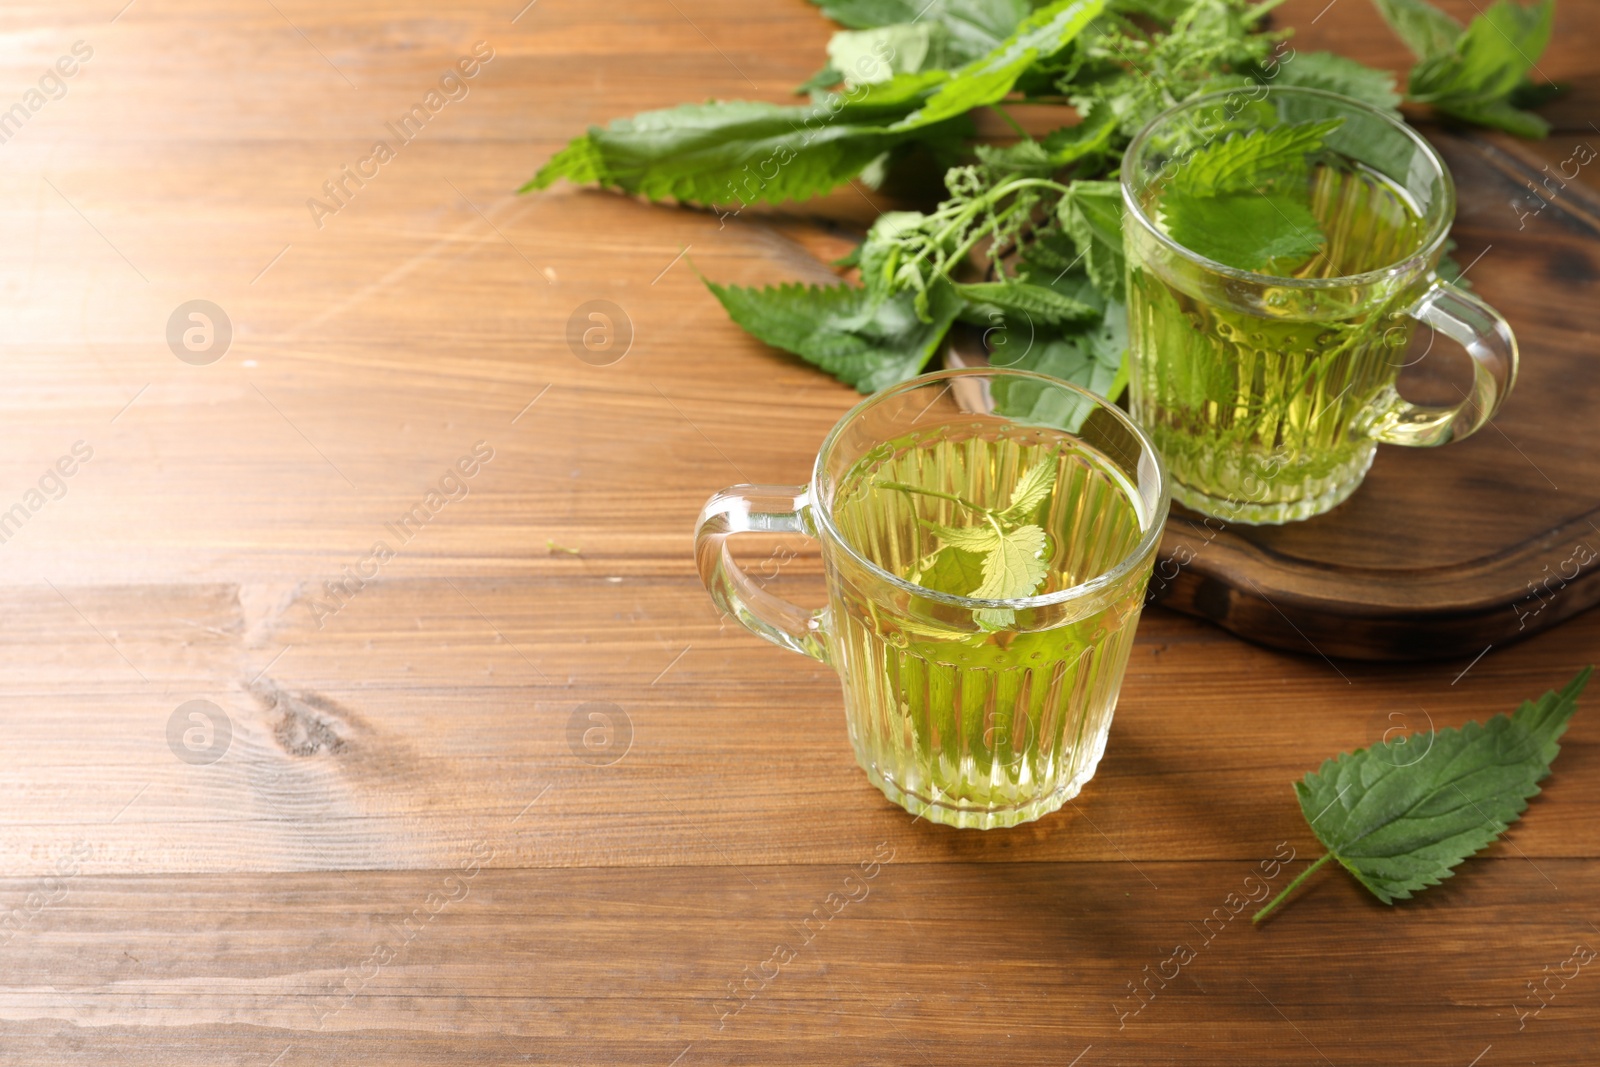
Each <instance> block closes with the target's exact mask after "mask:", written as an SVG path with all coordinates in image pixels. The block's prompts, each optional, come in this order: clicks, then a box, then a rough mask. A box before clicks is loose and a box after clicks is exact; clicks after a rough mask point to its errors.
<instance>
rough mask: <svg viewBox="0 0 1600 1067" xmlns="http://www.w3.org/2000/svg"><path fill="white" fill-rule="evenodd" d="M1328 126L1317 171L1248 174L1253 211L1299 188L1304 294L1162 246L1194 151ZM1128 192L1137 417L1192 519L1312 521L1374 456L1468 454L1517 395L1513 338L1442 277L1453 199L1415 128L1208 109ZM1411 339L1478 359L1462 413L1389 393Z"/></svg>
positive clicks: (1145, 158)
mask: <svg viewBox="0 0 1600 1067" xmlns="http://www.w3.org/2000/svg"><path fill="white" fill-rule="evenodd" d="M1328 119H1336V120H1339V125H1338V126H1337V127H1336V128H1335V129H1333V130H1332V132H1330V133H1328V134H1327V135H1326V140H1325V143H1324V147H1323V149H1322V150H1320V151H1319V152H1317V153H1314V154H1313V155H1312V156H1311V157H1310V159H1309V160H1305V161H1304V162H1305V163H1306V166H1304V167H1300V166H1296V167H1295V168H1294V169H1293V170H1292V171H1289V170H1286V171H1285V173H1283V174H1282V175H1281V176H1275V175H1273V174H1272V173H1270V172H1269V173H1268V174H1267V175H1265V176H1262V175H1256V176H1255V177H1254V178H1253V179H1252V181H1251V189H1252V190H1254V193H1246V194H1242V195H1245V196H1249V195H1259V196H1266V195H1267V192H1266V191H1269V190H1272V189H1273V188H1274V181H1275V178H1276V177H1281V179H1282V181H1283V182H1297V183H1298V182H1300V181H1304V182H1306V183H1307V186H1306V188H1307V190H1308V192H1309V196H1310V204H1311V207H1312V214H1313V215H1315V216H1317V218H1318V222H1319V223H1320V224H1321V229H1322V230H1323V232H1324V233H1325V234H1326V240H1325V243H1324V244H1323V246H1322V249H1321V251H1319V252H1318V253H1317V254H1316V255H1315V256H1313V257H1311V258H1310V259H1309V260H1304V259H1303V261H1302V263H1301V264H1300V265H1299V267H1298V269H1297V270H1296V271H1295V272H1294V276H1292V277H1278V276H1274V275H1272V274H1269V273H1256V272H1254V271H1249V270H1243V269H1239V268H1238V267H1235V266H1229V265H1227V264H1225V263H1221V262H1217V261H1216V260H1213V259H1208V258H1206V256H1204V255H1202V254H1201V253H1199V252H1197V251H1194V250H1193V249H1191V248H1188V247H1185V246H1184V245H1183V244H1181V243H1179V242H1178V241H1177V240H1175V239H1174V238H1173V237H1172V236H1171V233H1170V232H1169V231H1170V230H1171V229H1172V228H1173V226H1172V224H1171V213H1172V208H1171V207H1170V206H1169V205H1170V204H1171V203H1172V202H1173V200H1169V199H1168V197H1169V196H1171V190H1172V189H1173V188H1175V186H1176V183H1177V181H1178V180H1179V179H1180V177H1181V175H1182V172H1183V170H1184V168H1185V166H1187V165H1188V164H1189V162H1190V161H1191V159H1192V158H1193V157H1195V155H1196V154H1197V153H1200V152H1204V151H1206V150H1208V149H1209V148H1211V147H1213V146H1215V145H1217V144H1218V143H1219V142H1223V141H1225V140H1226V139H1229V138H1237V137H1244V136H1247V135H1250V134H1255V133H1259V132H1262V131H1268V130H1271V129H1273V128H1274V127H1277V126H1279V125H1282V124H1285V123H1304V122H1308V121H1312V120H1328ZM1297 162H1298V161H1297ZM1121 174H1122V176H1121V183H1122V198H1123V206H1124V209H1125V211H1124V218H1123V227H1122V228H1123V235H1124V245H1125V250H1126V252H1127V261H1128V268H1127V270H1128V273H1127V280H1128V327H1129V358H1130V361H1131V363H1130V370H1131V377H1130V380H1129V395H1130V400H1131V403H1130V409H1131V411H1132V413H1133V417H1134V418H1135V419H1136V420H1137V421H1138V422H1139V424H1140V425H1142V426H1143V427H1145V429H1146V430H1147V431H1148V432H1149V434H1150V436H1151V438H1152V440H1154V441H1155V443H1156V447H1157V448H1158V449H1159V450H1160V452H1161V454H1162V457H1163V458H1164V459H1165V460H1166V463H1167V468H1168V471H1169V472H1170V475H1171V478H1172V496H1173V499H1174V500H1176V501H1178V502H1179V503H1181V504H1183V505H1185V506H1186V507H1189V508H1192V509H1194V510H1196V511H1199V512H1201V513H1203V514H1206V515H1212V516H1216V517H1217V518H1221V519H1226V520H1229V521H1235V522H1243V523H1282V522H1290V521H1295V520H1299V519H1305V518H1309V517H1311V516H1313V515H1320V514H1322V513H1324V512H1326V511H1328V510H1330V509H1332V508H1334V507H1336V506H1337V505H1338V504H1340V503H1341V502H1342V501H1344V500H1345V499H1346V498H1347V497H1349V496H1350V494H1351V493H1353V492H1354V491H1355V490H1356V488H1357V487H1358V486H1359V485H1360V484H1361V482H1362V479H1363V478H1365V476H1366V472H1367V469H1368V468H1369V467H1370V466H1371V465H1372V461H1373V457H1374V454H1375V452H1376V450H1377V446H1378V444H1379V443H1380V442H1382V443H1387V444H1397V445H1411V446H1433V445H1442V444H1445V443H1447V442H1450V441H1459V440H1461V439H1462V438H1464V437H1466V436H1468V435H1469V434H1472V433H1474V432H1476V431H1477V430H1478V429H1480V428H1481V427H1482V426H1483V425H1484V423H1486V422H1487V421H1488V420H1489V419H1490V418H1491V417H1492V416H1493V415H1494V413H1495V411H1496V409H1497V408H1498V407H1499V405H1500V404H1501V402H1502V401H1504V399H1505V397H1506V395H1507V394H1508V393H1509V392H1510V391H1511V387H1512V384H1513V383H1514V381H1515V379H1516V372H1517V343H1516V340H1515V338H1514V337H1513V336H1512V333H1511V329H1510V327H1509V326H1508V325H1507V324H1506V322H1505V320H1504V319H1503V318H1502V317H1501V316H1500V315H1499V314H1498V313H1497V312H1496V311H1495V310H1494V309H1493V308H1491V307H1490V306H1489V305H1488V304H1486V303H1484V302H1483V301H1482V300H1481V299H1479V298H1478V297H1477V296H1475V295H1473V294H1472V293H1470V292H1468V291H1466V290H1465V289H1462V288H1460V287H1459V286H1456V285H1453V284H1451V283H1450V282H1447V281H1444V280H1443V279H1441V278H1440V277H1439V276H1438V274H1437V273H1436V267H1437V266H1438V263H1439V258H1440V255H1441V253H1442V251H1443V248H1444V242H1445V239H1446V237H1447V236H1448V234H1449V230H1450V224H1451V221H1452V220H1453V218H1454V214H1455V188H1454V185H1453V184H1452V182H1451V179H1450V174H1449V171H1448V170H1447V169H1446V168H1445V165H1444V161H1443V160H1442V159H1440V157H1439V154H1438V152H1436V151H1435V150H1434V148H1433V146H1431V145H1430V144H1429V143H1428V142H1427V141H1426V140H1424V139H1423V138H1422V136H1421V135H1420V134H1418V133H1417V132H1416V131H1415V130H1413V129H1411V128H1410V127H1409V126H1407V125H1406V124H1405V123H1404V122H1401V121H1399V120H1398V119H1396V118H1394V117H1392V116H1390V115H1387V114H1385V113H1383V112H1381V111H1378V110H1376V109H1374V108H1372V107H1369V106H1367V105H1366V104H1363V103H1360V102H1358V101H1355V100H1350V99H1347V98H1345V97H1342V96H1339V95H1337V94H1334V93H1328V92H1323V91H1321V90H1317V89H1302V88H1291V87H1282V88H1276V87H1272V88H1269V87H1267V86H1258V87H1256V88H1255V89H1252V90H1248V91H1247V90H1235V91H1227V92H1220V93H1212V94H1209V95H1207V96H1203V97H1199V98H1197V99H1195V100H1193V101H1191V102H1189V103H1186V104H1183V105H1180V106H1178V107H1175V108H1172V109H1171V110H1169V111H1167V112H1165V113H1164V114H1162V115H1160V116H1158V117H1157V118H1155V119H1154V120H1153V121H1152V122H1151V123H1150V125H1148V126H1147V127H1145V129H1144V130H1143V131H1141V132H1140V133H1139V134H1138V136H1136V137H1135V138H1134V140H1133V142H1132V143H1131V144H1130V145H1129V146H1128V150H1127V153H1126V155H1125V156H1124V158H1123V163H1122V172H1121ZM1257 182H1259V183H1261V184H1260V185H1257V184H1256V183H1257ZM1175 199H1176V198H1174V200H1175ZM1191 203H1192V201H1191ZM1180 206H1181V204H1180ZM1280 214H1283V213H1282V212H1281V211H1280ZM1283 217H1284V218H1285V219H1286V220H1287V218H1288V216H1287V215H1283ZM1268 221H1269V222H1272V221H1275V217H1274V216H1268ZM1192 240H1193V238H1191V241H1192ZM1418 322H1422V323H1426V324H1427V325H1428V326H1429V327H1430V329H1432V330H1433V331H1436V333H1438V334H1443V335H1444V336H1445V337H1448V338H1450V339H1451V340H1454V341H1456V342H1458V343H1460V344H1461V345H1463V346H1464V347H1465V348H1466V349H1467V352H1468V353H1469V354H1470V355H1471V357H1472V361H1473V362H1472V366H1473V371H1474V380H1473V384H1472V387H1471V390H1470V392H1469V393H1467V394H1465V395H1464V398H1463V399H1462V401H1461V402H1460V403H1459V404H1454V405H1449V406H1425V405H1421V404H1413V403H1410V402H1408V401H1406V400H1405V399H1404V398H1402V397H1401V396H1400V394H1399V392H1398V391H1397V390H1396V388H1395V383H1396V380H1397V378H1398V377H1399V374H1400V371H1401V370H1402V368H1403V367H1404V366H1405V364H1406V354H1407V349H1408V346H1409V345H1410V341H1411V335H1412V332H1413V329H1414V327H1415V326H1416V324H1417V323H1418ZM1432 347H1433V346H1432V345H1431V344H1430V345H1429V350H1430V351H1431V350H1432Z"/></svg>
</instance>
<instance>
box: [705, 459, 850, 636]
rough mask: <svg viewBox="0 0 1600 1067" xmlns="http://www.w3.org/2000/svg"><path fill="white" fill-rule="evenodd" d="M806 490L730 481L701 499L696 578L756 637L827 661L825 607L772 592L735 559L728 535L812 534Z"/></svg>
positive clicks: (722, 607) (728, 612)
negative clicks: (794, 601)
mask: <svg viewBox="0 0 1600 1067" xmlns="http://www.w3.org/2000/svg"><path fill="white" fill-rule="evenodd" d="M809 506H810V492H809V490H808V489H807V488H806V487H805V486H800V485H735V486H730V487H729V488H727V489H724V490H722V492H720V493H718V494H716V495H715V496H713V497H712V498H711V499H710V500H708V501H706V506H705V508H704V509H702V510H701V512H700V523H699V525H698V526H697V527H696V528H695V535H694V557H695V561H696V563H698V564H699V567H700V580H701V581H702V582H704V583H705V586H706V591H707V592H709V593H710V594H711V599H712V600H713V601H714V602H715V603H716V605H717V607H719V608H721V609H722V610H723V611H724V612H726V613H727V614H729V615H732V616H733V617H734V618H735V619H737V620H739V622H741V623H743V624H744V627H745V629H747V630H749V631H750V632H751V633H753V634H755V635H756V636H757V637H765V638H766V639H767V640H768V641H771V642H772V643H773V644H775V645H781V646H782V647H784V648H787V649H790V650H792V651H794V652H803V653H805V654H806V655H808V656H810V657H811V658H813V659H818V660H821V661H822V662H824V663H826V662H827V661H828V643H827V629H826V621H827V609H826V608H822V609H820V610H817V611H811V610H809V609H806V608H802V607H800V606H799V605H798V604H791V603H789V602H788V601H787V600H784V599H782V598H781V597H776V596H773V595H772V594H771V593H769V592H767V591H766V590H765V589H763V588H761V586H759V585H757V584H756V583H755V582H753V581H751V579H750V576H749V575H747V574H745V572H744V571H742V570H740V569H739V566H738V564H736V563H734V561H733V555H732V554H731V553H730V552H729V551H728V547H727V540H728V538H730V537H732V536H733V535H734V534H741V533H798V534H805V535H806V536H807V537H811V536H813V534H812V533H811V529H810V527H809V526H808V525H807V522H806V518H805V511H806V509H807V508H808V507H809Z"/></svg>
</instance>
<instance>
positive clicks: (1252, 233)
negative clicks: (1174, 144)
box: [1161, 119, 1343, 274]
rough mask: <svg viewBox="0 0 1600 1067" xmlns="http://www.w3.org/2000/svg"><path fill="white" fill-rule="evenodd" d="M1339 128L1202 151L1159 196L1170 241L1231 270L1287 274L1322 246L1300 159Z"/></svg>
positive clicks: (1265, 133) (1325, 126)
mask: <svg viewBox="0 0 1600 1067" xmlns="http://www.w3.org/2000/svg"><path fill="white" fill-rule="evenodd" d="M1342 121H1343V120H1341V119H1330V120H1327V121H1323V122H1297V123H1291V124H1288V125H1284V126H1277V127H1274V128H1273V129H1270V130H1257V131H1253V132H1251V133H1249V134H1246V135H1244V136H1236V137H1231V138H1228V139H1227V140H1219V141H1213V142H1212V143H1211V144H1208V145H1206V146H1205V147H1203V148H1200V149H1199V150H1197V151H1196V152H1194V153H1193V154H1192V155H1190V156H1189V157H1188V158H1187V159H1185V160H1183V162H1182V164H1181V165H1180V166H1179V167H1178V170H1177V173H1176V174H1174V175H1173V177H1172V179H1171V180H1170V181H1169V182H1168V184H1167V188H1166V190H1165V191H1164V193H1163V195H1162V198H1161V217H1162V220H1163V222H1164V223H1165V225H1166V229H1167V232H1168V234H1170V235H1171V237H1172V239H1173V240H1174V241H1177V242H1178V243H1179V244H1181V245H1183V246H1184V247H1186V248H1190V249H1193V250H1194V251H1196V252H1198V253H1200V254H1201V255H1202V256H1205V257H1206V258H1207V259H1210V260H1215V261H1216V262H1218V263H1224V264H1226V265H1228V266H1230V267H1237V268H1239V269H1240V270H1249V271H1270V272H1272V273H1277V274H1288V273H1292V271H1293V270H1294V268H1296V267H1299V266H1300V265H1302V264H1303V263H1304V262H1305V261H1306V260H1307V259H1308V258H1310V257H1311V256H1313V255H1316V254H1317V253H1318V252H1320V251H1321V249H1322V247H1323V245H1324V244H1325V243H1326V241H1327V238H1326V237H1325V236H1324V234H1323V232H1322V228H1321V226H1319V225H1318V223H1317V217H1316V215H1314V214H1313V213H1312V211H1311V194H1310V190H1309V189H1308V188H1307V184H1306V174H1307V169H1308V165H1307V162H1306V157H1307V156H1308V155H1310V154H1312V153H1314V152H1317V151H1320V150H1321V148H1322V145H1323V140H1324V138H1326V137H1327V135H1328V134H1329V133H1331V132H1332V131H1333V130H1335V129H1337V128H1338V126H1339V125H1340V123H1341V122H1342Z"/></svg>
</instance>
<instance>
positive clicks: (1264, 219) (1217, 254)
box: [1161, 193, 1325, 276]
mask: <svg viewBox="0 0 1600 1067" xmlns="http://www.w3.org/2000/svg"><path fill="white" fill-rule="evenodd" d="M1161 213H1162V217H1163V219H1164V220H1165V223H1166V229H1167V233H1168V234H1169V235H1170V236H1171V237H1172V239H1173V240H1174V241H1177V242H1178V243H1179V244H1180V245H1183V246H1184V247H1185V248H1187V249H1189V250H1191V251H1193V252H1198V253H1199V254H1200V255H1202V256H1205V257H1206V258H1207V259H1210V260H1214V261H1216V262H1218V263H1224V264H1226V265H1228V266H1230V267H1237V268H1238V269H1239V270H1248V271H1255V272H1257V273H1266V274H1276V275H1278V276H1283V275H1286V274H1288V273H1290V272H1291V269H1292V268H1294V267H1298V266H1300V265H1301V264H1303V263H1304V262H1305V261H1306V260H1307V259H1308V258H1309V257H1310V256H1312V255H1313V254H1315V253H1316V252H1318V251H1319V250H1320V249H1321V248H1322V246H1323V243H1324V240H1325V239H1324V237H1323V234H1322V230H1321V229H1320V228H1318V226H1317V217H1316V216H1315V215H1313V214H1312V213H1311V209H1310V208H1309V207H1307V206H1306V204H1305V198H1304V197H1303V196H1301V197H1295V196H1292V195H1289V194H1286V193H1273V194H1269V195H1266V196H1262V195H1258V194H1256V193H1240V194H1234V195H1232V196H1187V195H1184V194H1182V193H1171V194H1168V195H1167V196H1166V197H1165V198H1164V199H1163V200H1162V202H1161Z"/></svg>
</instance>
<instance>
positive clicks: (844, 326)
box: [706, 282, 961, 393]
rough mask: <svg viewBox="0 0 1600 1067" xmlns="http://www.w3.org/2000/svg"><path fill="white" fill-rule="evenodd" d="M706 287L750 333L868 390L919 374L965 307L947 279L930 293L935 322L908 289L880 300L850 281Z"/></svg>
mask: <svg viewBox="0 0 1600 1067" xmlns="http://www.w3.org/2000/svg"><path fill="white" fill-rule="evenodd" d="M706 285H707V286H708V287H709V288H710V290H711V292H712V293H713V294H715V295H716V298H717V299H718V300H720V301H721V302H722V306H723V307H724V308H726V309H727V312H728V314H729V316H730V317H732V319H733V321H734V322H736V323H738V324H739V325H740V326H742V327H744V328H745V329H746V330H747V331H749V332H750V333H752V334H754V335H755V336H756V337H758V338H760V339H761V340H762V341H765V342H766V343H767V344H769V345H772V346H773V347H775V348H782V349H784V350H786V351H789V352H793V353H794V354H795V355H797V356H799V357H800V358H801V359H803V360H805V361H806V362H808V363H814V364H816V365H817V366H819V367H821V368H822V369H823V370H825V371H827V372H828V373H829V374H832V375H833V376H834V377H836V378H838V379H839V380H840V381H842V382H844V383H845V384H847V385H852V386H854V387H855V388H857V389H858V390H860V391H861V392H863V393H870V392H874V391H875V390H878V389H882V388H884V387H886V386H890V385H894V384H896V383H898V382H903V381H905V380H906V379H907V378H914V377H916V375H917V374H918V373H919V372H920V371H921V370H922V367H923V365H924V364H925V363H927V362H928V359H929V357H931V356H932V355H933V352H934V350H935V349H936V348H938V346H939V343H940V342H941V341H942V340H943V339H944V335H945V332H946V331H948V330H949V328H950V324H951V323H952V322H953V321H955V316H956V312H957V310H958V309H959V308H960V306H961V298H960V297H958V296H956V295H955V293H954V291H952V289H951V288H950V286H949V284H948V283H943V282H941V284H939V285H936V286H934V287H933V289H932V290H931V291H930V299H929V310H930V312H931V313H932V317H933V321H932V322H924V321H923V320H922V319H920V318H918V317H917V312H916V309H915V307H914V306H913V305H914V298H913V295H912V294H911V293H901V294H898V295H896V296H894V297H891V298H889V299H887V300H881V301H880V300H874V299H873V298H872V297H871V295H870V294H868V292H867V291H866V290H865V289H859V288H856V287H855V286H850V285H835V286H828V287H823V286H807V285H797V284H790V285H779V286H774V287H772V288H769V289H746V288H743V287H741V286H737V285H729V286H721V285H717V284H716V283H714V282H707V283H706Z"/></svg>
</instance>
